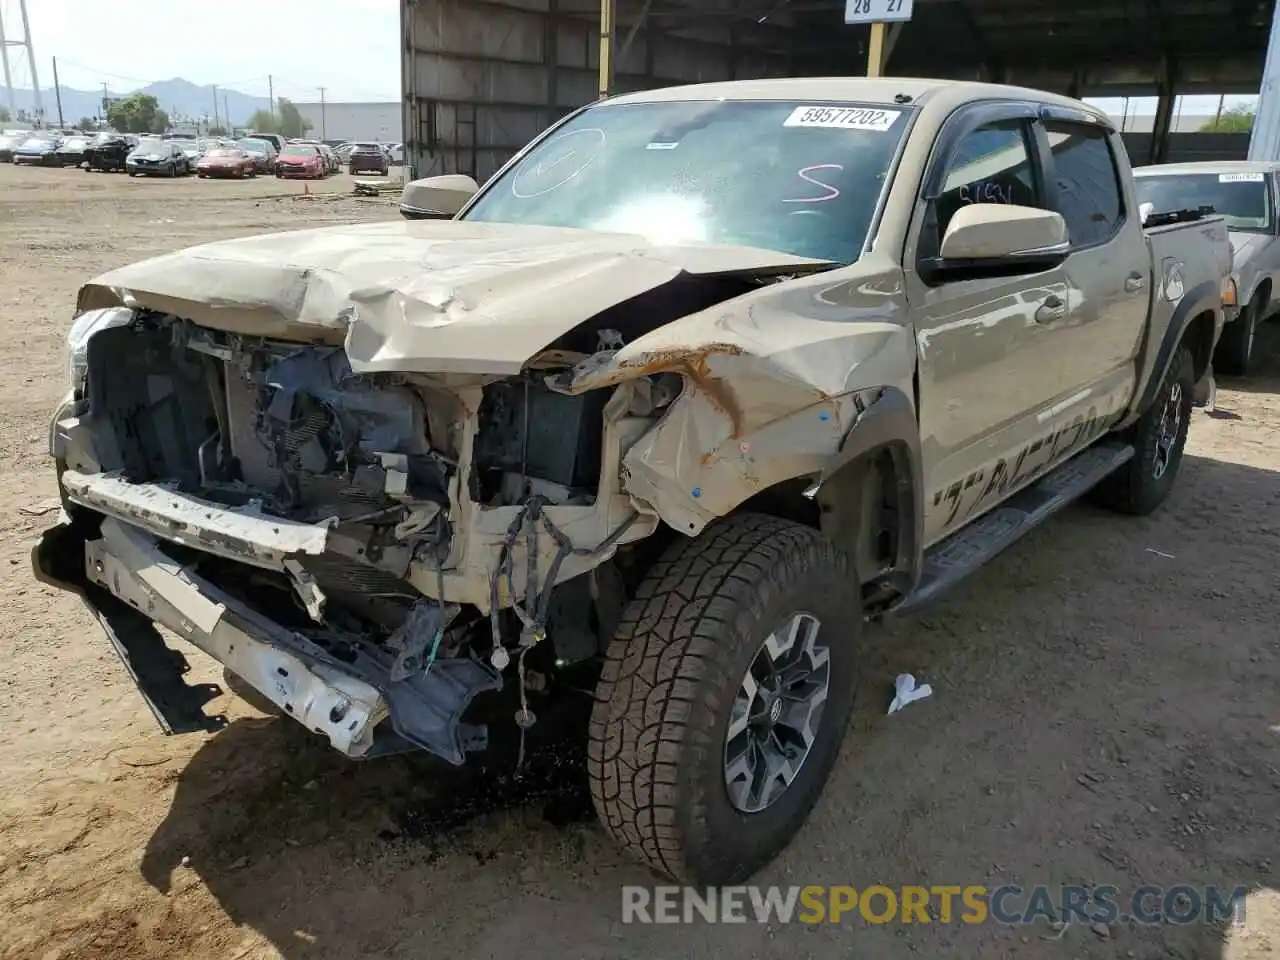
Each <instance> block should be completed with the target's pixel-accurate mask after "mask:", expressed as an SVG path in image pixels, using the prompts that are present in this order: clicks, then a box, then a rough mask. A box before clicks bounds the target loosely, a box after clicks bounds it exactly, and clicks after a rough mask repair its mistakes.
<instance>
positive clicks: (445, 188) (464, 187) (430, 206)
mask: <svg viewBox="0 0 1280 960" xmlns="http://www.w3.org/2000/svg"><path fill="white" fill-rule="evenodd" d="M479 190H480V185H479V184H478V183H476V182H475V181H474V180H472V179H471V178H470V177H468V176H467V175H466V174H462V173H451V174H446V175H444V176H441V177H427V178H426V179H425V180H411V181H409V182H408V183H406V184H405V185H404V191H403V192H402V193H401V194H400V215H401V216H402V217H404V218H405V219H406V220H448V219H449V218H450V217H453V216H455V215H456V214H457V213H458V211H459V210H461V209H462V208H463V207H464V206H466V205H467V201H468V200H470V199H471V198H472V197H474V196H475V195H476V193H477V192H478V191H479Z"/></svg>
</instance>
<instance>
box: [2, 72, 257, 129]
mask: <svg viewBox="0 0 1280 960" xmlns="http://www.w3.org/2000/svg"><path fill="white" fill-rule="evenodd" d="M215 89H216V91H217V97H218V119H219V120H222V121H224V122H225V113H226V111H230V113H231V122H232V123H236V124H243V123H245V122H246V121H247V120H248V119H249V117H250V116H251V115H252V114H253V112H254V111H255V110H266V109H268V108H269V107H270V105H271V104H270V102H269V101H268V100H267V98H266V97H254V96H250V95H249V94H247V93H241V92H240V91H239V90H229V89H227V88H225V87H217V88H215V87H213V86H212V85H210V84H205V85H203V86H201V85H200V84H196V83H192V82H191V81H190V80H183V79H182V78H181V77H175V78H174V79H172V80H161V81H158V82H156V83H149V84H147V85H146V86H145V87H140V88H138V89H137V90H130V91H127V92H124V93H122V92H121V91H119V90H111V96H112V97H113V98H116V97H127V96H129V94H131V93H145V94H148V95H150V96H153V97H155V98H156V100H158V101H159V102H160V109H161V110H163V111H165V113H167V114H169V116H170V118H171V119H175V120H176V119H195V118H198V117H204V116H212V115H213V98H214V92H215ZM13 94H14V104H15V106H16V107H17V108H18V109H19V110H24V111H27V112H30V111H32V110H34V109H35V97H34V96H33V95H32V93H31V91H30V90H24V89H22V88H21V87H15V88H14V91H13ZM60 94H61V97H62V119H63V123H64V124H66V125H68V126H70V125H71V124H74V123H76V122H78V121H79V120H80V118H81V117H97V116H99V115H100V114H101V113H102V91H101V90H76V89H74V88H72V87H65V86H64V87H62V88H61V91H60ZM40 98H41V100H42V101H43V102H42V104H41V105H42V106H43V107H44V115H45V119H46V120H47V121H48V122H49V123H51V124H52V123H56V122H57V119H58V103H57V99H56V98H55V96H54V90H53V87H48V88H43V87H42V88H41V90H40ZM0 106H3V107H8V106H9V93H8V88H6V87H5V86H4V85H3V84H0Z"/></svg>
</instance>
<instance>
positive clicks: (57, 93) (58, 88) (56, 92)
mask: <svg viewBox="0 0 1280 960" xmlns="http://www.w3.org/2000/svg"><path fill="white" fill-rule="evenodd" d="M53 99H54V100H56V101H57V103H58V129H59V130H61V129H62V85H61V84H59V83H58V58H57V57H54V58H53Z"/></svg>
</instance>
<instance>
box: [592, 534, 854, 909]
mask: <svg viewBox="0 0 1280 960" xmlns="http://www.w3.org/2000/svg"><path fill="white" fill-rule="evenodd" d="M858 595H859V594H858V589H857V586H856V578H855V577H854V576H853V573H852V570H851V567H850V564H849V561H848V560H847V558H846V557H845V556H844V555H843V554H842V553H841V552H840V551H838V550H837V549H836V548H835V547H834V546H833V545H832V544H831V543H830V541H828V540H827V539H826V538H824V537H823V536H822V535H821V534H819V533H818V532H817V531H816V530H813V529H812V528H810V527H806V526H802V525H800V524H796V523H792V522H789V521H786V520H780V519H777V518H775V517H769V516H764V515H760V514H741V515H738V516H734V517H730V518H727V519H723V520H718V521H716V522H715V523H713V524H711V525H710V526H708V527H707V528H706V530H704V531H703V533H702V534H701V535H700V536H699V537H697V538H696V539H693V540H687V539H683V538H682V539H681V540H680V541H678V542H676V543H674V544H672V546H671V547H670V548H668V550H667V551H666V552H665V553H664V554H663V556H662V558H661V559H660V560H659V561H657V562H656V563H655V564H654V566H653V567H652V569H651V570H650V571H649V572H648V573H647V574H646V576H645V578H644V580H643V581H642V582H641V584H640V585H639V587H638V588H637V591H636V596H635V599H634V600H632V601H631V603H630V604H629V606H628V608H627V611H626V613H625V615H624V616H623V619H622V621H621V623H620V624H619V626H618V630H617V632H616V634H615V638H614V640H613V641H612V642H611V643H610V644H609V647H608V650H607V652H606V654H605V662H604V667H603V671H602V674H601V678H600V683H599V687H598V691H597V697H596V704H595V707H594V708H593V710H592V715H591V728H590V739H589V743H588V752H587V772H588V774H589V776H590V782H591V795H592V800H593V801H594V804H595V808H596V811H597V813H598V814H599V816H600V819H601V821H602V822H603V824H604V827H605V829H606V830H607V831H608V832H609V834H610V835H611V836H612V837H613V838H614V840H616V841H617V842H618V843H619V844H621V845H622V846H623V847H626V848H627V849H628V850H629V851H630V852H631V853H632V854H634V855H635V856H637V857H638V858H640V859H641V860H642V861H644V862H645V863H647V864H649V865H650V866H651V867H653V868H654V869H656V870H659V871H661V872H662V873H665V874H667V875H669V876H671V877H673V878H675V879H678V880H682V881H685V882H689V883H699V884H725V883H736V882H738V881H741V880H743V879H745V878H746V877H749V876H751V875H752V874H753V873H755V872H756V871H757V870H759V869H760V868H761V867H763V866H764V865H765V864H767V863H768V862H769V861H770V860H772V859H773V858H774V857H775V856H776V855H777V854H778V853H779V852H780V851H781V850H782V849H783V848H784V847H785V846H786V845H787V844H788V843H789V842H790V841H791V838H792V837H793V836H794V835H795V833H796V831H797V830H799V829H800V827H801V826H802V825H803V824H804V822H805V820H806V819H807V817H808V815H809V812H810V810H811V809H812V808H813V805H814V803H815V802H816V800H817V798H818V794H819V793H820V792H821V790H822V787H823V784H824V783H825V782H826V780H827V776H828V774H829V773H830V771H831V767H832V765H833V764H834V763H835V760H836V756H837V754H838V753H839V750H840V745H841V742H842V741H843V740H844V734H845V730H846V728H847V726H848V722H849V716H850V713H851V712H852V709H853V700H854V678H855V655H856V652H857V641H858V635H859V631H860V629H861V625H862V611H861V607H860V604H859V603H858V599H857V598H858ZM806 618H808V619H807V620H806ZM806 622H811V623H812V624H813V625H812V628H811V629H812V633H811V635H810V634H809V632H808V631H809V630H810V628H809V627H806V628H805V634H804V635H805V636H807V637H808V643H811V644H813V645H814V649H817V650H820V651H824V652H825V660H824V661H823V663H822V664H821V665H819V663H818V659H819V658H818V657H817V656H815V658H814V659H812V660H809V661H808V662H809V663H811V664H812V665H813V669H812V671H811V672H810V673H809V674H808V679H807V680H805V681H803V684H801V685H796V683H799V681H797V682H796V683H788V682H784V683H783V684H782V687H781V688H780V689H781V690H782V691H783V693H784V695H783V696H782V697H781V698H779V697H777V696H775V695H773V694H770V693H769V687H770V682H771V681H770V678H771V677H773V678H777V677H791V678H792V679H794V677H795V676H796V674H795V673H793V672H792V667H782V666H779V665H780V664H782V662H783V659H782V655H775V656H772V657H770V661H771V663H772V664H773V666H779V669H778V670H777V671H776V672H775V671H773V668H772V666H769V664H768V663H766V664H765V667H764V668H761V663H762V661H761V657H766V656H768V655H769V653H770V648H769V647H767V646H766V645H765V641H766V640H769V639H775V638H777V637H783V636H785V635H786V631H787V629H788V628H789V627H792V628H794V626H795V625H796V624H801V623H806ZM792 635H793V636H795V634H792ZM805 645H806V644H805V641H803V640H799V639H797V640H796V641H795V645H794V646H791V647H789V648H786V647H785V646H784V653H789V652H790V651H798V650H800V649H801V648H802V646H805ZM762 669H763V672H760V671H761V670H762ZM749 672H751V673H752V674H754V675H755V677H759V678H762V679H759V680H758V682H757V681H756V680H755V679H753V680H752V681H751V684H752V687H751V689H752V691H756V692H754V693H752V692H750V691H749V690H748V673H749ZM824 677H825V679H823V678H824ZM816 683H822V684H824V685H825V700H823V699H818V700H816V702H812V703H810V702H809V701H808V698H811V697H813V696H818V694H816V693H808V692H806V693H804V697H805V698H806V699H805V701H801V700H798V699H796V697H797V696H799V693H797V691H802V690H808V688H809V686H810V685H812V684H816ZM775 689H778V688H775ZM788 691H790V694H788V693H787V692H788ZM761 698H764V703H765V707H764V708H763V709H758V703H759V702H760V701H761ZM779 703H781V704H783V707H782V708H779V707H777V706H776V704H779ZM818 704H820V706H818ZM797 705H800V706H797ZM801 708H802V714H801V715H803V716H807V717H809V722H808V723H806V724H805V728H806V729H807V730H808V731H809V733H810V734H811V735H810V737H809V746H808V747H807V748H803V747H802V745H801V744H802V741H797V740H796V739H795V738H794V737H793V736H792V735H791V734H792V732H793V728H792V727H791V726H790V724H791V722H792V720H794V719H795V717H796V715H794V714H793V713H792V711H793V710H795V709H801ZM816 709H820V710H821V713H820V714H814V713H812V712H803V711H812V710H816ZM753 710H754V711H756V712H755V713H754V714H752V712H751V711H753ZM748 715H754V716H755V720H754V721H753V724H752V725H748V724H747V721H746V720H745V717H746V716H748ZM780 718H781V719H780ZM758 723H764V724H765V727H766V728H767V729H766V730H765V732H764V733H763V734H759V733H758V728H757V726H755V724H758ZM775 723H776V724H777V726H776V727H775V726H774V724H775ZM733 728H737V730H738V732H736V733H733ZM769 731H774V734H776V739H777V742H778V743H779V745H781V744H782V743H784V742H785V743H786V744H788V745H789V746H788V750H796V751H801V750H802V749H803V750H805V752H801V753H799V755H798V756H796V755H790V756H789V758H782V766H774V767H771V768H770V769H774V770H777V771H781V770H782V769H783V767H785V768H786V773H787V774H790V777H791V779H789V780H786V775H785V774H782V773H781V772H778V773H775V776H774V777H772V778H767V777H766V778H764V779H763V781H762V783H765V784H774V785H777V784H778V783H779V781H780V780H786V783H785V785H781V786H779V788H778V790H777V792H776V793H774V794H773V795H772V799H770V794H769V793H768V792H767V791H766V792H765V793H763V794H760V795H756V794H754V793H746V792H743V790H742V788H743V785H744V784H747V783H749V782H753V781H750V780H748V779H742V778H740V777H739V775H738V774H741V775H742V776H745V770H744V768H743V767H742V766H741V764H740V763H735V762H734V760H735V759H741V758H754V761H755V762H754V765H753V766H751V767H750V769H751V770H752V771H753V772H754V771H762V770H764V769H765V768H766V767H765V760H766V759H767V758H768V757H769V756H772V757H773V760H774V761H776V760H778V759H779V757H778V755H777V754H772V755H770V754H766V753H763V752H757V753H752V752H751V751H750V750H747V751H745V752H744V751H743V749H742V744H743V742H744V741H743V739H742V738H743V737H748V736H749V737H757V736H758V735H759V736H764V737H765V739H766V740H768V737H769V736H770V735H771V734H770V733H769ZM731 733H732V735H731ZM768 742H769V743H772V742H773V741H768ZM761 750H768V751H772V750H773V747H771V746H767V745H766V746H765V747H763V748H761ZM734 771H738V774H735V773H734ZM731 783H732V786H731ZM731 793H732V796H731ZM752 797H755V799H754V800H753V799H752ZM756 803H763V804H765V805H764V806H763V807H759V808H755V809H754V810H753V809H752V808H753V804H756Z"/></svg>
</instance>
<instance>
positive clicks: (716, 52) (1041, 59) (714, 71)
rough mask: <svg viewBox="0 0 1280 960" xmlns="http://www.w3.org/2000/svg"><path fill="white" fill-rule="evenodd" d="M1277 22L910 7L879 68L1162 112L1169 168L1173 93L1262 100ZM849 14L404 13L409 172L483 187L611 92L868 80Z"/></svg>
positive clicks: (1146, 7) (1032, 5)
mask: <svg viewBox="0 0 1280 960" xmlns="http://www.w3.org/2000/svg"><path fill="white" fill-rule="evenodd" d="M1274 7H1275V0H1077V2H1074V3H1071V4H1065V3H1061V2H1047V0H1041V2H1035V0H914V12H913V17H912V20H911V22H910V23H908V24H906V25H905V26H904V25H895V26H894V27H892V28H890V29H889V31H888V33H887V35H886V36H885V39H884V45H883V64H884V67H883V69H884V72H885V73H887V74H889V75H894V74H896V75H899V76H935V77H937V76H941V77H955V78H965V79H977V78H983V79H990V80H1002V81H1005V82H1010V83H1018V84H1024V85H1027V86H1032V87H1037V88H1040V89H1045V90H1055V91H1059V92H1062V93H1069V94H1073V95H1075V96H1158V97H1159V98H1160V103H1161V108H1160V109H1159V110H1158V111H1157V114H1156V118H1155V128H1156V130H1155V135H1154V136H1153V137H1152V138H1151V144H1152V147H1151V149H1152V151H1153V153H1154V154H1156V156H1153V157H1152V159H1159V157H1160V155H1162V154H1161V151H1163V150H1164V147H1163V146H1162V144H1164V143H1165V141H1166V140H1167V137H1166V136H1164V134H1167V132H1168V130H1169V128H1170V126H1171V125H1172V122H1173V99H1174V96H1175V95H1178V94H1196V93H1213V94H1218V93H1256V92H1257V91H1258V88H1259V84H1260V82H1261V78H1262V64H1263V60H1264V57H1265V54H1266V48H1267V38H1268V32H1269V28H1270V23H1271V17H1272V12H1273V10H1274ZM844 8H845V0H401V32H402V37H401V39H402V53H403V57H402V65H403V75H402V90H403V94H404V104H403V111H404V126H403V131H404V138H405V143H406V160H407V161H409V162H410V163H411V164H412V166H413V169H414V174H415V175H416V176H428V175H432V174H437V173H453V172H462V173H469V174H471V175H473V176H475V177H477V178H478V179H482V180H483V179H484V178H485V177H487V176H489V175H490V174H492V173H493V171H494V170H496V169H497V167H498V166H500V165H501V164H502V162H503V161H505V160H506V159H507V158H508V157H509V156H510V155H511V154H512V153H513V152H514V151H516V150H517V149H519V148H520V147H521V146H523V145H524V144H525V143H526V142H528V141H529V140H530V139H531V138H533V137H534V136H535V135H536V134H537V133H538V132H539V131H541V130H542V129H544V128H545V127H546V126H547V125H548V124H550V123H552V122H553V121H554V120H556V119H558V118H559V117H561V116H563V115H564V114H565V113H567V112H569V111H570V110H572V109H574V108H576V107H578V106H581V105H582V104H584V103H588V102H590V101H591V100H594V99H596V98H597V97H598V96H600V95H601V93H602V92H603V91H608V92H627V91H631V90H637V89H644V88H647V87H654V86H666V85H670V84H679V83H696V82H701V81H709V80H726V79H745V78H753V77H772V76H796V75H809V76H818V75H829V74H843V75H860V74H863V73H864V72H865V71H866V66H867V60H868V48H869V46H870V28H868V27H866V26H858V27H853V26H846V25H845V23H844ZM602 49H603V50H604V51H605V54H606V55H605V56H604V58H603V59H602V58H601V56H600V53H601V50H602ZM329 109H332V107H330V108H329ZM330 122H332V121H330ZM343 135H345V134H343Z"/></svg>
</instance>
